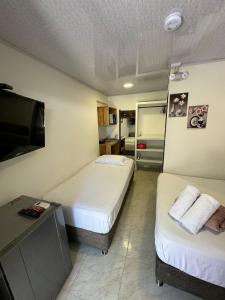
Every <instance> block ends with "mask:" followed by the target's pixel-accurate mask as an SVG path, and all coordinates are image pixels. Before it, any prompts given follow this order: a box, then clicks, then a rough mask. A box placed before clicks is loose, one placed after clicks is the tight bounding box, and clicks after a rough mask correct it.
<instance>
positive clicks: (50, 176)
mask: <svg viewBox="0 0 225 300" xmlns="http://www.w3.org/2000/svg"><path fill="white" fill-rule="evenodd" d="M0 60H1V67H0V82H6V83H9V84H11V85H13V87H14V91H15V92H17V93H19V94H21V95H24V96H27V97H31V98H34V99H37V100H40V101H44V102H45V107H46V110H45V113H46V117H45V125H46V147H45V148H43V149H41V150H37V151H34V152H31V153H29V154H26V155H23V156H20V157H18V158H14V159H11V160H9V161H5V162H2V163H0V204H3V203H6V202H8V201H9V200H12V199H14V198H15V197H17V196H19V195H21V194H26V195H30V196H34V197H41V196H42V195H43V194H44V193H45V192H47V191H48V190H49V189H51V188H52V187H54V186H55V185H57V184H58V183H59V182H61V181H63V180H64V179H66V178H67V177H69V176H70V175H71V174H73V173H75V172H76V171H77V170H78V169H79V168H81V167H82V166H83V165H85V164H87V163H88V162H89V161H91V160H93V159H94V158H95V157H96V156H97V155H98V151H99V145H98V126H97V103H96V102H97V100H101V101H106V102H107V97H106V96H104V95H102V94H101V93H98V92H97V91H95V90H93V89H91V88H89V87H87V86H85V85H83V84H81V83H79V82H77V81H76V80H73V79H72V78H70V77H67V76H66V75H64V74H63V73H61V72H58V71H57V70H55V69H53V68H51V67H49V66H47V65H45V64H42V63H40V62H39V61H37V60H35V59H33V58H31V57H29V56H26V55H24V54H22V53H20V52H18V51H16V50H15V49H13V48H10V47H8V46H6V45H4V44H0Z"/></svg>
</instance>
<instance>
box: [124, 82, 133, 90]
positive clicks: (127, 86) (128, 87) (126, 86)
mask: <svg viewBox="0 0 225 300" xmlns="http://www.w3.org/2000/svg"><path fill="white" fill-rule="evenodd" d="M123 87H124V88H125V89H130V88H132V87H133V83H131V82H126V83H124V85H123Z"/></svg>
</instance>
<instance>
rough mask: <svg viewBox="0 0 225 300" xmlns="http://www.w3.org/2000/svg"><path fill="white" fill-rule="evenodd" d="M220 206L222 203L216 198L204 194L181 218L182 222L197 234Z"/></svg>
mask: <svg viewBox="0 0 225 300" xmlns="http://www.w3.org/2000/svg"><path fill="white" fill-rule="evenodd" d="M219 206H220V203H219V202H218V201H217V200H216V199H214V198H213V197H211V196H210V195H207V194H202V195H201V196H200V197H199V198H198V199H197V201H196V202H195V203H194V204H193V205H192V207H191V208H190V209H189V210H188V211H187V212H186V214H185V215H184V216H183V217H182V218H181V220H180V223H181V224H182V226H183V227H184V228H186V229H187V230H188V231H190V232H191V233H193V234H197V233H198V232H199V230H200V229H201V228H202V227H203V226H204V225H205V223H206V222H207V221H208V219H209V218H210V217H211V216H212V215H213V214H214V213H215V211H216V210H217V209H218V208H219Z"/></svg>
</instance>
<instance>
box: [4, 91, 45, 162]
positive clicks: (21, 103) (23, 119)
mask: <svg viewBox="0 0 225 300" xmlns="http://www.w3.org/2000/svg"><path fill="white" fill-rule="evenodd" d="M44 146H45V127H44V103H43V102H40V101H36V100H33V99H29V98H26V97H23V96H20V95H17V94H15V93H12V92H9V91H5V90H0V161H4V160H7V159H10V158H13V157H16V156H19V155H22V154H25V153H27V152H31V151H34V150H36V149H39V148H42V147H44Z"/></svg>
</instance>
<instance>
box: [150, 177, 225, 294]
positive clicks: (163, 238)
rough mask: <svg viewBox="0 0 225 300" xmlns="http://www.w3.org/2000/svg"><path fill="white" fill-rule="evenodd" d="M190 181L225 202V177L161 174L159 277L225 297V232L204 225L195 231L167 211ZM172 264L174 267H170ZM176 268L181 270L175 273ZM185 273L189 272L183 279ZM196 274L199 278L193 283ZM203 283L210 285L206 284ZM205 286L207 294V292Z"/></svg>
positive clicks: (197, 291) (194, 290) (157, 233)
mask: <svg viewBox="0 0 225 300" xmlns="http://www.w3.org/2000/svg"><path fill="white" fill-rule="evenodd" d="M188 184H191V185H194V186H195V187H197V188H198V189H199V190H200V191H201V192H204V193H207V194H210V195H212V196H213V197H215V198H216V199H217V200H218V201H219V202H220V203H221V204H222V205H225V181H224V180H214V179H203V178H197V177H188V176H180V175H172V174H167V173H163V174H160V176H159V178H158V186H157V208H156V226H155V246H156V252H157V256H158V257H157V258H159V259H158V260H157V264H158V265H157V264H156V277H157V280H158V281H164V282H168V283H170V284H172V285H175V286H177V287H180V288H183V289H185V290H188V291H190V292H192V293H194V294H196V295H199V296H203V295H204V298H205V299H213V298H214V299H225V290H224V288H225V232H223V233H220V234H219V235H216V234H213V233H211V232H209V231H207V230H205V229H203V230H201V231H200V232H199V233H198V234H197V235H192V234H190V233H189V232H187V231H185V229H183V228H182V227H181V226H179V225H178V224H177V223H176V222H175V221H174V220H173V219H172V218H171V217H170V216H169V215H168V211H169V210H170V208H171V206H172V204H173V202H174V201H175V199H176V197H177V196H178V195H179V194H180V192H181V191H182V190H183V189H184V188H185V186H187V185H188ZM169 266H171V267H173V268H172V269H169ZM163 270H164V271H165V272H164V273H163V272H162V271H163ZM176 270H177V271H178V270H179V271H181V272H182V273H179V276H178V275H175V273H176ZM171 274H173V275H171ZM182 274H184V276H186V275H187V276H186V277H185V279H184V280H183V282H182V280H181V278H182ZM188 275H189V277H188ZM172 277H174V279H175V280H174V282H172V280H171V278H172ZM194 278H197V279H198V280H197V282H196V281H195V283H194V284H193V285H192V284H191V282H192V281H191V280H192V279H194ZM204 283H208V285H207V286H206V287H204ZM202 285H203V286H202ZM210 286H211V288H212V289H211V290H212V292H211V294H210ZM205 288H207V290H208V292H207V295H205V294H204V293H205V291H206V289H205ZM202 293H203V294H202ZM216 293H217V294H216Z"/></svg>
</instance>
